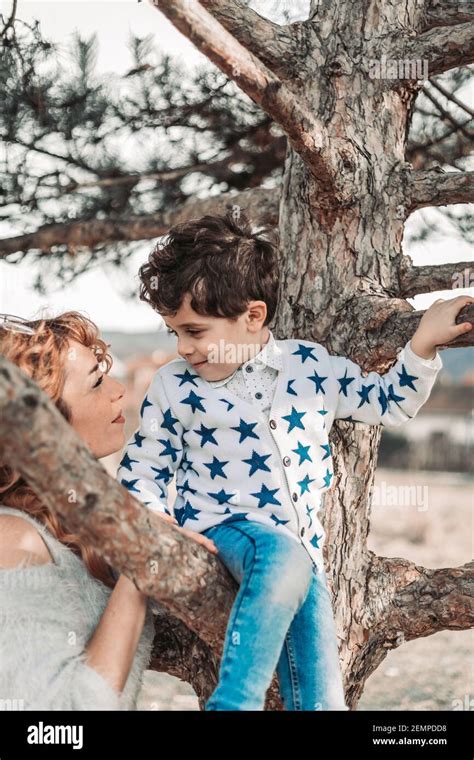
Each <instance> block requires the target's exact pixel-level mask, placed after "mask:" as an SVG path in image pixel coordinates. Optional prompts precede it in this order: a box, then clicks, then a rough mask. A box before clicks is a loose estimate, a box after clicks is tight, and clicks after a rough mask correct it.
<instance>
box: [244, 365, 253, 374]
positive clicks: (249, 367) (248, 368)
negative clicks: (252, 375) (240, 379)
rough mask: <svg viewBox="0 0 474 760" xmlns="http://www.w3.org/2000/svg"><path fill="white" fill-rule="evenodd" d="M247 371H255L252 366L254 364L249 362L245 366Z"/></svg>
mask: <svg viewBox="0 0 474 760" xmlns="http://www.w3.org/2000/svg"><path fill="white" fill-rule="evenodd" d="M245 371H246V372H253V367H252V365H251V364H247V366H246V367H245Z"/></svg>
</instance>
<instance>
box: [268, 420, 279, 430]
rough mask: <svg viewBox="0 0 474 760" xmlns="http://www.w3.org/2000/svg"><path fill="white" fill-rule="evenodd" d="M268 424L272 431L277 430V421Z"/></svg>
mask: <svg viewBox="0 0 474 760" xmlns="http://www.w3.org/2000/svg"><path fill="white" fill-rule="evenodd" d="M268 424H269V425H270V427H271V428H272V430H275V428H276V426H277V424H276V420H270V422H269V423H268Z"/></svg>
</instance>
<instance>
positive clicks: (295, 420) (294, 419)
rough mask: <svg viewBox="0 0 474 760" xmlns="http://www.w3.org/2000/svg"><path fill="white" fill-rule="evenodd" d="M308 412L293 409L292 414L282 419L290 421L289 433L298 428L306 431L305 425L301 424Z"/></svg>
mask: <svg viewBox="0 0 474 760" xmlns="http://www.w3.org/2000/svg"><path fill="white" fill-rule="evenodd" d="M305 414H306V412H297V411H296V409H295V407H294V406H292V407H291V414H285V415H284V416H283V418H282V419H284V420H288V422H289V423H290V424H289V427H288V433H291V431H292V430H293V428H295V427H298V428H301V429H302V430H304V429H305V427H304V425H303V423H302V422H301V418H302V417H304V416H305Z"/></svg>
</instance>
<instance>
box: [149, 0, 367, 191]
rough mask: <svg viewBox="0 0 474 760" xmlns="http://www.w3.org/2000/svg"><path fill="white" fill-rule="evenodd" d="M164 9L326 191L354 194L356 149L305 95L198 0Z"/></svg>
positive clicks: (169, 3) (172, 0) (170, 1)
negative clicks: (351, 172)
mask: <svg viewBox="0 0 474 760" xmlns="http://www.w3.org/2000/svg"><path fill="white" fill-rule="evenodd" d="M158 7H159V10H160V11H161V12H162V13H163V14H164V15H165V16H166V17H167V18H168V19H169V20H170V21H171V22H172V23H173V24H174V25H175V26H176V28H177V29H179V31H180V32H182V33H183V34H184V35H185V36H186V37H188V38H189V39H190V40H191V42H193V43H194V44H195V45H196V46H197V47H198V49H199V50H201V51H202V52H203V53H205V55H207V57H208V58H209V59H210V60H211V61H212V62H213V63H214V64H215V65H216V66H219V68H220V69H221V70H222V71H223V72H224V73H225V74H226V75H227V76H229V77H231V78H232V79H233V80H234V81H235V82H236V83H237V84H238V85H239V87H240V88H241V89H242V90H243V92H245V93H246V94H247V95H248V96H249V97H251V98H252V100H254V102H255V103H257V104H258V105H260V106H261V107H262V108H263V109H264V110H265V111H266V112H267V113H268V115H269V116H271V118H272V119H273V120H274V121H275V122H276V123H277V124H279V125H280V126H281V127H282V129H283V130H284V131H285V132H286V134H287V136H288V139H289V141H290V143H291V145H292V147H293V148H294V150H295V151H296V152H297V153H299V155H300V156H301V158H302V159H303V161H304V162H305V163H306V165H307V166H308V168H309V169H310V171H311V172H312V173H313V174H314V176H316V177H317V179H318V181H319V183H320V186H321V189H322V193H326V194H327V196H328V197H331V198H332V200H335V201H336V202H337V201H339V202H344V201H348V200H350V199H351V198H352V196H353V189H352V187H351V182H349V181H348V173H347V167H349V166H350V165H351V160H352V156H351V151H353V147H351V146H350V145H349V144H348V143H347V141H344V140H342V139H338V138H336V137H333V138H331V140H329V133H328V131H327V129H326V127H325V126H324V124H323V123H322V121H321V120H319V119H318V118H316V117H315V116H314V115H313V114H311V112H310V110H309V109H307V108H306V107H305V105H304V102H303V101H302V100H301V98H300V97H298V96H296V95H295V94H294V93H293V92H292V91H291V90H290V89H288V87H286V86H285V85H284V84H283V83H282V82H281V81H280V80H279V79H278V78H277V77H276V76H275V75H274V74H273V72H272V71H270V70H269V69H268V68H267V67H266V66H264V64H263V63H262V62H261V61H259V60H258V59H257V58H256V57H255V56H254V55H253V54H252V53H250V52H249V51H248V50H246V49H245V48H244V47H243V46H242V45H241V44H240V43H239V42H238V41H237V40H236V39H235V37H233V36H232V35H231V34H229V32H227V30H226V29H224V27H223V26H222V25H221V24H220V23H219V22H218V21H217V20H216V19H215V18H214V17H213V16H212V15H211V14H210V13H208V12H207V11H206V10H205V9H204V8H203V7H202V6H201V5H200V4H199V3H198V2H197V0H160V2H159V6H158ZM343 164H344V167H345V168H344V171H343ZM343 177H344V179H343ZM321 200H322V196H321Z"/></svg>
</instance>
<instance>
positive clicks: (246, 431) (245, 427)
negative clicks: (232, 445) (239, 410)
mask: <svg viewBox="0 0 474 760" xmlns="http://www.w3.org/2000/svg"><path fill="white" fill-rule="evenodd" d="M257 424H258V423H257V422H245V421H244V420H243V419H242V417H241V418H240V423H239V425H238V426H237V427H231V430H237V432H238V433H240V439H239V443H242V441H245V439H246V438H258V435H257V434H256V433H254V432H253V429H254V427H255V426H256V425H257Z"/></svg>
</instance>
